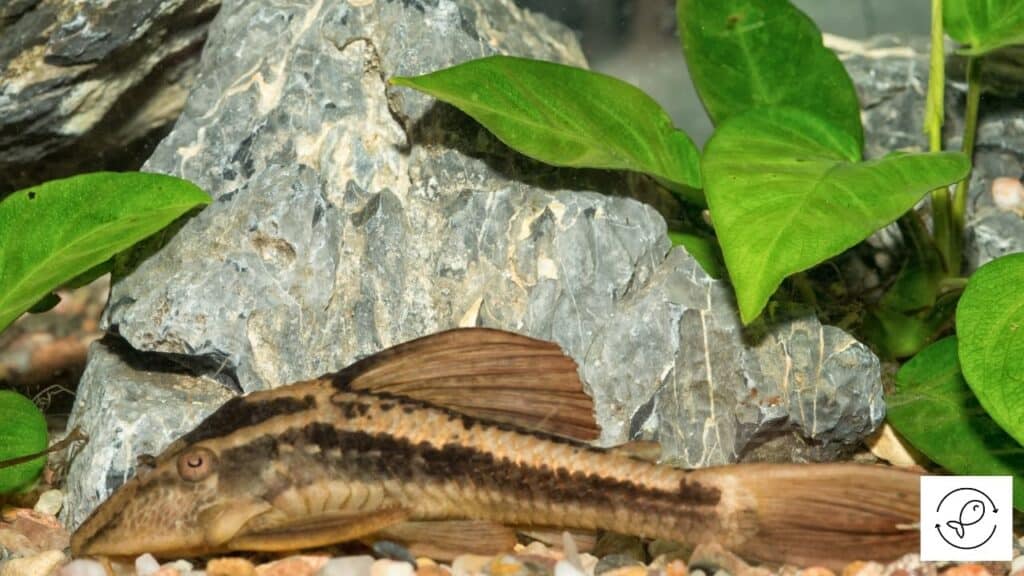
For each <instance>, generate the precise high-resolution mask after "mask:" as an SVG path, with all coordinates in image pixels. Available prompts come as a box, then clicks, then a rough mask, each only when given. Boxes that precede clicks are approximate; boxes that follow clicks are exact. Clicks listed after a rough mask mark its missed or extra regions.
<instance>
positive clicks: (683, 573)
mask: <svg viewBox="0 0 1024 576" xmlns="http://www.w3.org/2000/svg"><path fill="white" fill-rule="evenodd" d="M688 574H689V570H688V569H687V568H686V562H683V561H682V560H673V561H671V562H669V563H668V566H665V576H688Z"/></svg>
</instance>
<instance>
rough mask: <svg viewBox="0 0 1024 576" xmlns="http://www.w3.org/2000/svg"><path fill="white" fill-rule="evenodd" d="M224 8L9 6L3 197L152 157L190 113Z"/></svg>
mask: <svg viewBox="0 0 1024 576" xmlns="http://www.w3.org/2000/svg"><path fill="white" fill-rule="evenodd" d="M219 5H220V2H219V0H197V1H192V2H182V1H181V0H133V1H131V2H109V1H106V0H16V1H13V2H11V1H7V2H4V3H3V5H2V6H0V151H2V152H3V154H2V159H0V194H2V193H3V192H4V191H9V190H14V189H18V188H22V187H25V186H28V185H31V184H34V183H37V182H40V181H43V180H48V179H52V178H55V177H57V176H60V175H70V174H73V173H76V172H81V171H83V170H98V169H102V168H118V167H119V166H121V165H122V163H123V162H125V161H126V160H125V158H126V157H127V158H130V157H131V155H132V152H136V153H137V152H139V151H145V152H146V153H148V151H149V150H152V146H153V144H154V143H155V142H151V140H154V139H155V138H158V137H161V136H162V135H164V134H165V133H166V131H167V129H168V128H169V126H170V125H171V124H173V122H174V120H175V118H177V116H178V113H179V112H180V111H181V108H182V106H183V105H184V102H185V98H186V96H187V95H188V88H189V86H190V85H191V83H192V77H193V76H194V73H195V70H196V68H197V66H198V62H199V53H200V49H201V47H202V44H203V41H204V40H205V38H206V28H207V24H208V23H209V21H210V19H211V18H212V17H213V15H214V14H215V13H216V11H217V8H218V6H219ZM126 149H128V150H130V152H129V153H127V154H126ZM142 158H145V155H143V156H142Z"/></svg>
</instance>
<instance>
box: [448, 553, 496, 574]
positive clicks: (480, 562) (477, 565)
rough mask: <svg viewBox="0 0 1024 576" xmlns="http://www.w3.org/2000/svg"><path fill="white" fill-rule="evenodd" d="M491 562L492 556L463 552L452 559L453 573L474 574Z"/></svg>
mask: <svg viewBox="0 0 1024 576" xmlns="http://www.w3.org/2000/svg"><path fill="white" fill-rule="evenodd" d="M490 562H491V557H490V556H480V555H477V554H463V555H462V556H458V557H456V558H455V560H453V561H452V574H453V575H454V576H472V575H473V574H479V573H480V572H482V571H483V569H484V566H487V565H488V564H490Z"/></svg>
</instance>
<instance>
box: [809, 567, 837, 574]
mask: <svg viewBox="0 0 1024 576" xmlns="http://www.w3.org/2000/svg"><path fill="white" fill-rule="evenodd" d="M800 576H836V573H835V572H833V571H831V570H829V569H828V568H825V567H824V566H811V567H809V568H804V569H803V570H801V571H800Z"/></svg>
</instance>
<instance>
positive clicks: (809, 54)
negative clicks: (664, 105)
mask: <svg viewBox="0 0 1024 576" xmlns="http://www.w3.org/2000/svg"><path fill="white" fill-rule="evenodd" d="M676 15H677V17H678V20H679V36H680V39H681V41H682V44H683V52H684V54H685V56H686V63H687V65H688V67H689V70H690V77H691V78H692V79H693V84H694V86H695V87H696V88H697V92H698V94H700V98H701V101H702V102H704V107H705V108H706V109H707V111H708V115H709V116H711V119H712V120H713V121H714V122H715V124H716V125H720V124H722V123H723V122H725V121H726V120H728V119H729V118H731V117H733V116H736V115H739V114H742V113H744V112H746V111H747V110H750V109H752V108H761V107H772V106H786V107H790V108H797V109H800V110H804V111H806V112H810V113H812V114H817V115H818V116H820V117H822V118H824V119H825V120H827V121H829V122H831V123H832V124H834V125H835V126H837V127H838V128H839V129H840V130H842V131H843V132H845V133H846V135H847V136H849V137H850V138H851V139H852V140H853V141H854V143H855V147H856V150H857V153H858V157H857V159H860V156H859V154H860V150H861V149H862V148H863V146H864V131H863V129H862V128H861V124H860V103H859V101H858V100H857V91H856V89H855V88H854V86H853V81H852V80H851V79H850V76H849V75H848V74H847V73H846V69H845V68H843V65H842V63H841V62H840V61H839V58H837V57H836V55H835V54H834V53H833V52H832V51H831V50H829V49H828V48H825V46H823V45H822V43H821V32H820V31H819V30H818V27H817V26H815V25H814V22H813V21H812V20H811V19H810V18H808V17H807V16H806V15H805V14H804V13H803V12H801V11H800V10H798V9H797V8H796V7H794V6H793V5H792V4H790V3H789V1H788V0H678V2H677V3H676Z"/></svg>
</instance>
